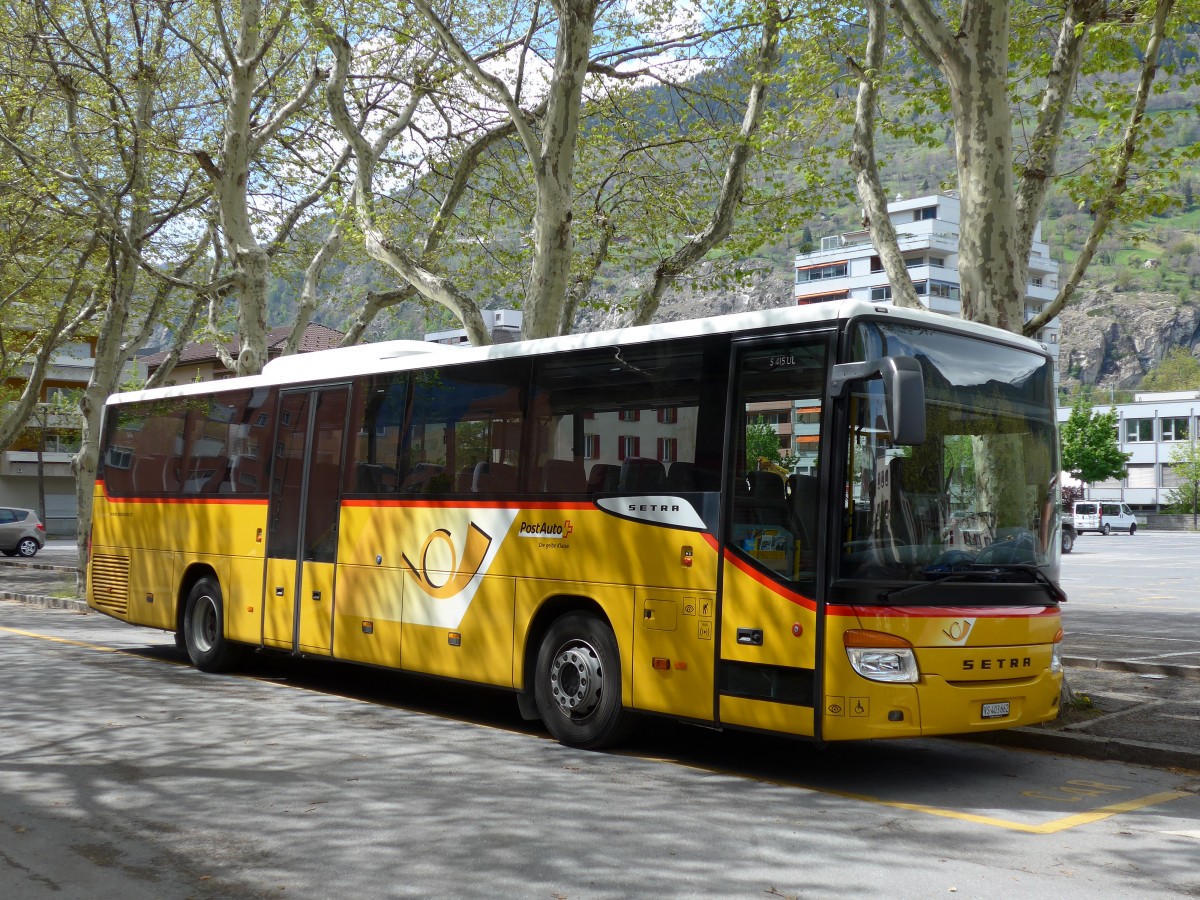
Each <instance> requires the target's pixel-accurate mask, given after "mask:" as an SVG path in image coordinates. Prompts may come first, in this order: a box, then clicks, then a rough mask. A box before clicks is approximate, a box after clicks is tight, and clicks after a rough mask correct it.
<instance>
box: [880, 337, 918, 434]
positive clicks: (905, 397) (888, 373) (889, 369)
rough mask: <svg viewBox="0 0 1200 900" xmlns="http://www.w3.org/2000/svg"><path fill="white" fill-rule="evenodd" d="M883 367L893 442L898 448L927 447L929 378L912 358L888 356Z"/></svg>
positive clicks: (882, 360)
mask: <svg viewBox="0 0 1200 900" xmlns="http://www.w3.org/2000/svg"><path fill="white" fill-rule="evenodd" d="M879 363H880V365H879V368H880V369H881V370H882V372H883V393H884V396H885V397H886V398H887V409H888V416H889V418H890V421H889V422H888V429H889V430H890V431H891V432H892V440H893V441H894V442H895V443H897V444H923V443H925V376H924V375H923V374H922V372H921V364H920V363H919V362H917V361H916V360H915V359H913V358H912V357H911V356H885V357H884V358H883V359H881V360H880V361H879Z"/></svg>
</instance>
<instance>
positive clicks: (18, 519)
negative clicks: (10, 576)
mask: <svg viewBox="0 0 1200 900" xmlns="http://www.w3.org/2000/svg"><path fill="white" fill-rule="evenodd" d="M44 546H46V526H45V525H43V524H42V520H41V519H39V518H38V515H37V513H35V512H34V511H33V510H32V509H14V508H13V507H11V506H0V553H3V554H4V555H5V556H18V555H20V556H33V555H34V554H35V553H37V552H38V551H39V550H41V549H42V548H43V547H44Z"/></svg>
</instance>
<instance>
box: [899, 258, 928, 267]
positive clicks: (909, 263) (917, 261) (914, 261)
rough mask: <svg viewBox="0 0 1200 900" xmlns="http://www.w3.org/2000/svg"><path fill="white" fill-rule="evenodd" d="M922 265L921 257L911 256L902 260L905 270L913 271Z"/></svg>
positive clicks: (922, 259)
mask: <svg viewBox="0 0 1200 900" xmlns="http://www.w3.org/2000/svg"><path fill="white" fill-rule="evenodd" d="M923 265H925V257H923V256H913V257H910V258H907V259H905V260H904V267H905V268H906V269H915V268H917V267H918V266H923Z"/></svg>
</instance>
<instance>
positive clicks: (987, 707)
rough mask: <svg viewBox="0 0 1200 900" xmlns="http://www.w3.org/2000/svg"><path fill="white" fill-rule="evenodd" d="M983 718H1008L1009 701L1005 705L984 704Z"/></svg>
mask: <svg viewBox="0 0 1200 900" xmlns="http://www.w3.org/2000/svg"><path fill="white" fill-rule="evenodd" d="M982 715H983V717H984V718H985V719H1003V718H1006V717H1007V716H1008V701H1007V700H1005V701H1004V702H1003V703H985V704H983V713H982Z"/></svg>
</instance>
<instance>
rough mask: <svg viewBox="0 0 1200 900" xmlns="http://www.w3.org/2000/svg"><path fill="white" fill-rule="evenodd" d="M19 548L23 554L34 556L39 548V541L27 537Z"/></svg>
mask: <svg viewBox="0 0 1200 900" xmlns="http://www.w3.org/2000/svg"><path fill="white" fill-rule="evenodd" d="M17 549H18V551H19V552H20V554H21V555H22V556H33V554H35V553H37V550H38V545H37V541H35V540H34V539H33V538H25V540H23V541H21V544H20V546H19V547H18V548H17Z"/></svg>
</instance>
